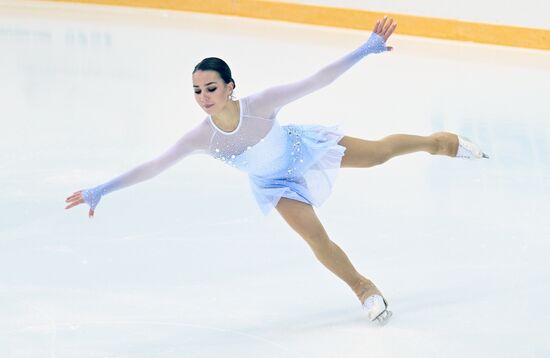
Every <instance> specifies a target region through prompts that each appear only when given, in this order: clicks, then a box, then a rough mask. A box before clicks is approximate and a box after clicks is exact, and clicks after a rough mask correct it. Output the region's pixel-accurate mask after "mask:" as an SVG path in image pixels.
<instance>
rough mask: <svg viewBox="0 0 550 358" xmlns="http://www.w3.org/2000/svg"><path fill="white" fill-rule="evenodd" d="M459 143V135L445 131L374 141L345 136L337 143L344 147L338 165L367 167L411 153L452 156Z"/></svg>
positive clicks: (400, 135)
mask: <svg viewBox="0 0 550 358" xmlns="http://www.w3.org/2000/svg"><path fill="white" fill-rule="evenodd" d="M459 142H460V137H459V136H457V135H456V134H453V133H448V132H437V133H433V134H432V135H429V136H417V135H409V134H393V135H390V136H388V137H385V138H383V139H381V140H375V141H371V140H365V139H360V138H354V137H348V136H345V137H344V138H342V139H341V140H340V142H339V144H340V145H343V146H344V147H346V152H345V153H344V157H343V158H342V163H341V167H343V168H368V167H372V166H375V165H379V164H382V163H385V162H387V161H388V160H390V159H391V158H393V157H396V156H399V155H403V154H408V153H414V152H427V153H430V154H434V155H447V156H450V157H455V156H456V155H457V152H458V149H459Z"/></svg>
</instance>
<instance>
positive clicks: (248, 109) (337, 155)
mask: <svg viewBox="0 0 550 358" xmlns="http://www.w3.org/2000/svg"><path fill="white" fill-rule="evenodd" d="M385 50H386V47H385V43H384V39H383V38H382V37H380V36H379V35H377V34H374V33H373V34H372V35H371V36H370V38H369V40H368V41H367V42H366V43H365V44H363V45H362V46H360V47H359V48H357V49H355V50H354V51H352V52H351V53H349V54H347V55H345V56H343V57H342V58H340V59H338V60H337V61H335V62H333V63H331V64H329V65H327V66H325V67H324V68H322V69H321V70H319V71H317V72H316V73H314V74H313V75H311V76H309V77H307V78H305V79H302V80H300V81H296V82H292V83H289V84H285V85H280V86H275V87H271V88H268V89H265V90H263V91H260V92H257V93H254V94H252V95H249V96H246V97H244V98H241V99H240V100H239V103H238V105H239V110H240V115H239V123H238V125H237V127H236V128H235V129H234V130H233V131H231V132H227V131H223V130H221V129H220V128H219V127H218V126H216V124H215V123H214V121H213V119H212V117H210V116H207V117H206V118H204V119H203V120H202V121H201V122H199V124H198V125H197V126H196V127H194V128H193V129H191V130H190V131H188V132H187V133H185V134H184V135H183V136H182V137H181V138H180V139H179V140H178V141H177V142H176V143H175V144H174V145H172V147H170V148H168V149H167V150H166V151H165V152H164V153H162V154H161V155H160V156H158V157H156V158H154V159H153V160H150V161H148V162H145V163H143V164H141V165H140V166H138V167H136V168H134V169H132V170H130V171H128V172H126V173H124V174H122V175H120V176H118V177H116V178H114V179H112V180H110V181H108V182H106V183H104V184H101V185H98V186H96V187H93V188H90V189H85V190H84V191H83V197H84V200H85V201H86V202H87V203H88V205H89V206H90V207H91V208H92V209H95V207H96V206H97V204H98V203H99V201H100V200H101V198H102V196H103V195H105V194H107V193H109V192H112V191H114V190H118V189H121V188H124V187H127V186H130V185H133V184H136V183H138V182H141V181H144V180H147V179H150V178H152V177H154V176H156V175H158V174H159V173H160V172H162V171H164V170H166V169H167V168H169V167H170V166H172V165H174V164H175V163H176V162H178V161H180V160H181V159H183V158H185V157H186V156H188V155H191V154H197V153H202V154H207V155H209V156H211V157H213V158H215V159H217V160H220V161H222V162H224V163H225V164H228V165H230V166H233V167H235V168H237V169H239V170H241V171H243V172H245V173H246V174H247V175H248V178H249V181H250V186H251V189H252V193H253V195H254V197H255V199H256V201H257V203H258V205H259V207H260V209H261V210H262V212H263V213H264V214H267V213H269V212H270V210H271V209H272V208H273V207H275V206H276V205H277V203H278V202H279V200H280V199H281V198H289V199H294V200H298V201H301V202H304V203H307V204H311V205H314V206H317V207H318V206H320V205H321V204H322V203H323V202H324V201H325V200H326V199H327V197H328V196H329V195H330V193H331V190H332V186H333V184H334V181H335V179H336V176H337V174H338V171H339V169H340V164H341V161H342V157H343V156H344V155H345V150H346V148H345V147H343V146H341V145H339V144H338V142H339V141H340V140H341V139H342V137H343V134H342V133H340V132H339V131H338V129H337V128H336V127H326V126H321V125H297V124H293V125H281V124H280V123H279V122H278V120H277V113H278V112H279V110H280V109H281V108H282V107H283V106H284V105H286V104H288V103H290V102H293V101H295V100H297V99H299V98H302V97H304V96H306V95H307V94H309V93H312V92H314V91H316V90H318V89H320V88H322V87H324V86H327V85H328V84H330V83H332V82H333V81H334V80H335V79H336V78H338V77H339V76H341V75H342V74H343V73H344V72H345V71H347V70H348V69H349V68H351V67H352V66H353V65H354V64H355V63H357V62H358V61H359V60H360V59H362V58H363V57H365V56H366V55H368V54H370V53H378V52H383V51H385Z"/></svg>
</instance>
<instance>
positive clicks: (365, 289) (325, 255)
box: [276, 198, 382, 303]
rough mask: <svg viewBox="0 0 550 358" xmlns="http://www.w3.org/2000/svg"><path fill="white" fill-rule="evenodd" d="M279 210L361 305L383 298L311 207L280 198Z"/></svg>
mask: <svg viewBox="0 0 550 358" xmlns="http://www.w3.org/2000/svg"><path fill="white" fill-rule="evenodd" d="M276 208H277V211H278V212H279V213H280V214H281V216H282V217H283V219H285V221H286V222H287V223H288V224H289V225H290V227H291V228H292V229H294V231H296V232H297V233H298V235H300V236H301V237H302V238H303V239H304V240H305V241H306V242H307V244H308V245H309V246H310V247H311V249H312V250H313V253H314V254H315V256H316V257H317V259H318V260H319V261H321V263H322V264H323V265H324V266H325V267H326V268H328V269H329V270H330V271H331V272H333V273H334V274H335V275H336V276H338V277H339V278H341V279H342V280H344V282H346V283H347V284H348V285H349V287H350V288H351V289H352V290H353V291H354V292H355V294H356V295H357V297H358V298H359V300H360V301H361V303H364V302H365V300H366V299H367V297H369V296H371V295H373V294H378V295H380V296H381V295H382V294H381V293H380V291H379V290H378V288H377V287H376V286H375V285H374V284H373V283H372V282H371V281H370V280H369V279H367V278H366V277H364V276H362V275H361V274H360V273H359V272H357V270H356V269H355V267H353V265H352V263H351V262H350V260H349V258H348V257H347V255H346V254H345V253H344V251H343V250H342V249H341V248H340V247H339V246H338V245H336V244H335V243H334V242H333V241H331V240H330V238H329V236H328V234H327V232H326V231H325V229H324V227H323V225H322V224H321V222H320V221H319V218H318V217H317V215H316V213H315V211H314V210H313V207H312V206H311V205H308V204H305V203H302V202H299V201H296V200H291V199H287V198H281V200H280V201H279V203H278V204H277V207H276Z"/></svg>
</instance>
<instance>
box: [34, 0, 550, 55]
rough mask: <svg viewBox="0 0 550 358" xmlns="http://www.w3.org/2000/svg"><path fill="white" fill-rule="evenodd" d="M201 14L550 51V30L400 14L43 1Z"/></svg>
mask: <svg viewBox="0 0 550 358" xmlns="http://www.w3.org/2000/svg"><path fill="white" fill-rule="evenodd" d="M43 1H50V2H66V3H81V4H96V5H112V6H127V7H140V8H154V9H162V10H175V11H187V12H198V13H207V14H216V15H226V16H239V17H247V18H254V19H264V20H275V21H286V22H293V23H301V24H309V25H319V26H330V27H339V28H347V29H355V30H366V31H371V30H372V28H373V24H374V22H375V21H376V20H377V19H379V18H380V17H382V16H384V15H388V16H390V17H393V18H394V19H395V20H397V22H398V33H399V34H400V35H410V36H421V37H429V38H436V39H444V40H455V41H470V42H477V43H482V44H491V45H501V46H513V47H522V48H531V49H539V50H550V30H546V29H537V28H527V27H517V26H508V25H494V24H486V23H478V22H468V21H460V20H451V19H441V18H432V17H424V16H416V15H406V14H397V13H383V12H375V11H366V10H358V9H345V8H337V7H329V6H318V5H305V4H297V3H283V2H275V1H260V0H230V1H217V0H171V1H162V0H43Z"/></svg>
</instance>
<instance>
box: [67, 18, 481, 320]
mask: <svg viewBox="0 0 550 358" xmlns="http://www.w3.org/2000/svg"><path fill="white" fill-rule="evenodd" d="M396 26H397V23H394V22H393V19H391V18H390V19H389V20H388V19H387V16H386V17H384V18H383V19H380V20H378V21H377V22H376V25H375V26H374V31H373V33H372V34H371V36H370V37H369V39H368V41H367V42H366V43H364V44H363V45H361V46H360V47H359V48H357V49H355V50H354V51H352V52H351V53H349V54H347V55H345V56H343V57H342V58H340V59H338V60H336V61H335V62H333V63H330V64H329V65H327V66H325V67H324V68H322V69H320V70H319V71H317V72H316V73H314V74H313V75H311V76H309V77H306V78H304V79H302V80H299V81H296V82H292V83H288V84H285V85H280V86H275V87H271V88H267V89H265V90H263V91H260V92H258V93H254V94H251V95H249V96H247V97H244V98H241V99H239V100H236V99H234V97H233V94H232V93H233V90H234V89H235V81H234V80H233V78H232V77H231V70H230V69H229V67H228V66H227V64H226V63H225V62H224V61H223V60H221V59H219V58H215V57H209V58H205V59H203V60H202V61H201V62H200V63H199V64H197V65H196V67H195V68H194V70H193V73H192V80H193V89H194V92H195V100H196V101H197V103H198V105H199V106H200V107H201V108H202V109H203V110H204V111H205V112H206V114H207V116H206V118H204V119H203V120H202V121H201V122H200V123H198V125H197V126H195V127H194V128H193V129H191V130H190V131H188V132H187V133H185V134H184V135H183V136H182V137H181V138H180V139H179V140H178V141H177V142H176V143H175V144H174V145H173V146H171V147H170V148H168V149H167V150H166V151H165V152H164V153H162V154H161V155H160V156H158V157H157V158H155V159H152V160H150V161H147V162H145V163H143V164H141V165H139V166H137V167H135V168H134V169H132V170H130V171H128V172H126V173H124V174H122V175H120V176H118V177H115V178H114V179H112V180H110V181H108V182H106V183H104V184H101V185H99V186H96V187H93V188H89V189H84V190H80V191H77V192H75V193H74V194H72V195H71V196H69V197H68V198H67V199H66V202H67V203H69V205H67V206H66V209H69V208H72V207H74V206H76V205H79V204H82V203H86V204H88V205H89V207H90V209H89V217H90V218H92V217H93V216H94V212H95V210H96V207H97V205H98V203H99V201H100V200H101V198H102V197H103V196H104V195H105V194H108V193H110V192H112V191H115V190H119V189H122V188H124V187H127V186H130V185H134V184H137V183H139V182H142V181H144V180H148V179H151V178H153V177H154V176H156V175H158V174H159V173H161V172H162V171H164V170H166V169H168V168H169V167H170V166H172V165H174V164H175V163H176V162H178V161H180V160H181V159H183V158H184V157H186V156H188V155H190V154H195V153H204V154H208V155H210V156H212V157H214V158H216V159H218V160H220V161H222V162H224V163H226V164H228V165H231V166H233V167H235V168H237V169H240V170H242V171H244V172H245V173H247V174H248V177H249V181H250V185H251V188H252V192H253V194H254V197H255V199H256V201H257V203H258V205H259V207H260V209H261V210H262V212H263V213H264V214H265V215H267V213H268V212H269V211H270V210H271V209H272V208H273V207H275V208H276V209H277V211H278V212H279V214H280V215H281V216H282V217H283V218H284V220H285V221H286V222H287V223H288V224H289V225H290V227H291V228H292V229H293V230H295V231H296V232H297V233H298V234H299V235H300V236H301V237H302V238H303V239H304V240H305V241H306V242H307V244H308V245H309V246H310V247H311V249H312V250H313V253H314V254H315V256H316V257H317V259H318V260H319V261H320V262H321V263H322V264H323V265H324V266H326V267H327V268H328V269H329V270H330V271H331V272H333V273H334V274H335V275H336V276H338V277H339V278H341V279H342V280H344V281H345V282H346V283H347V284H348V285H349V287H350V288H351V289H352V290H353V291H354V293H355V294H356V295H357V297H358V298H359V301H360V302H361V304H362V307H363V308H364V309H365V310H366V312H367V315H368V317H369V319H370V320H371V321H375V320H376V321H378V322H382V323H383V322H385V321H386V320H387V319H388V318H389V317H390V316H391V312H390V311H388V309H387V308H388V303H387V301H386V300H385V298H384V297H383V295H382V293H381V292H380V290H379V289H378V288H377V287H376V286H375V285H374V283H373V282H372V281H371V280H369V279H367V278H366V277H365V276H363V275H361V274H360V273H359V272H357V270H356V269H355V268H354V267H353V265H352V263H351V262H350V260H349V259H348V257H347V256H346V254H345V253H344V252H343V251H342V249H341V248H340V247H339V246H338V245H336V244H335V243H334V242H333V241H331V240H330V238H329V236H328V234H327V232H326V231H325V229H324V228H323V225H322V224H321V222H320V221H319V218H318V217H317V215H316V213H315V211H314V209H313V206H315V207H319V206H320V205H321V204H322V203H323V202H324V201H325V199H326V198H327V197H328V196H329V194H330V192H331V189H332V185H333V183H334V180H335V178H336V175H337V173H338V171H339V169H340V168H369V167H372V166H375V165H379V164H382V163H384V162H386V161H388V160H389V159H391V158H393V157H395V156H398V155H403V154H407V153H413V152H418V151H424V152H428V153H430V154H434V155H447V156H450V157H463V158H470V159H476V158H482V157H486V155H485V154H484V153H483V152H482V151H481V150H480V148H479V147H478V146H477V145H476V144H474V143H472V142H471V141H469V140H467V139H466V138H463V137H461V136H458V135H456V134H452V133H448V132H437V133H433V134H431V135H429V136H416V135H407V134H394V135H390V136H388V137H386V138H383V139H381V140H377V141H369V140H364V139H360V138H354V137H348V136H345V135H344V134H342V133H341V132H339V131H338V130H337V128H336V127H324V126H320V125H284V126H281V125H280V124H279V123H278V121H277V119H276V116H277V113H278V112H279V110H280V109H281V108H282V107H283V106H284V105H286V104H288V103H290V102H293V101H295V100H297V99H299V98H301V97H304V96H306V95H308V94H310V93H312V92H314V91H317V90H319V89H320V88H322V87H325V86H327V85H329V84H330V83H332V82H333V81H334V80H336V79H337V78H338V77H339V76H341V75H342V74H343V73H344V72H345V71H347V70H348V69H349V68H351V67H352V66H353V65H354V64H355V63H357V62H358V61H359V60H361V59H362V58H363V57H365V56H367V55H369V54H377V53H381V52H385V51H391V50H392V47H387V46H386V41H387V40H388V38H389V37H390V36H391V34H392V33H393V32H394V30H395V28H396Z"/></svg>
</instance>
